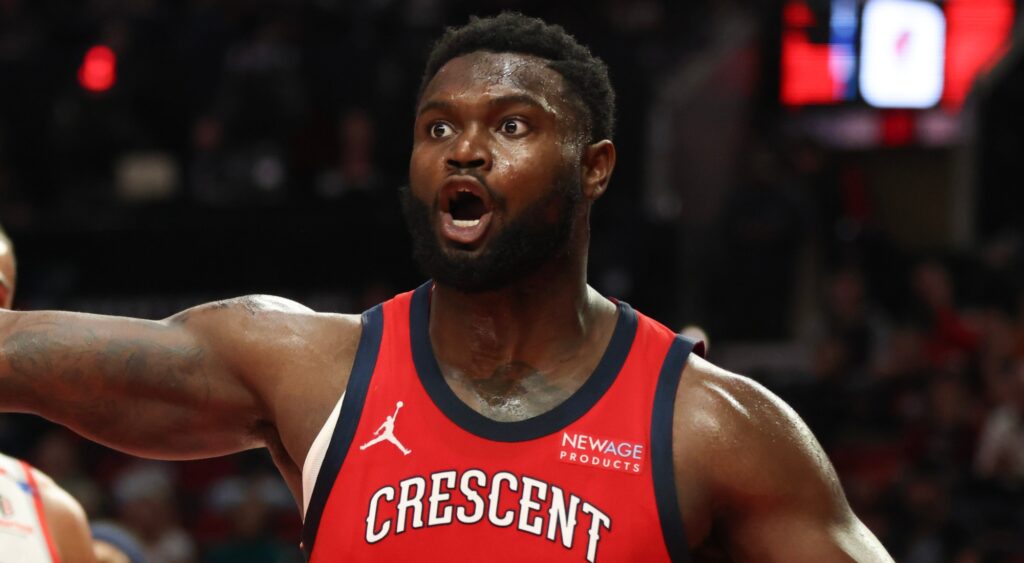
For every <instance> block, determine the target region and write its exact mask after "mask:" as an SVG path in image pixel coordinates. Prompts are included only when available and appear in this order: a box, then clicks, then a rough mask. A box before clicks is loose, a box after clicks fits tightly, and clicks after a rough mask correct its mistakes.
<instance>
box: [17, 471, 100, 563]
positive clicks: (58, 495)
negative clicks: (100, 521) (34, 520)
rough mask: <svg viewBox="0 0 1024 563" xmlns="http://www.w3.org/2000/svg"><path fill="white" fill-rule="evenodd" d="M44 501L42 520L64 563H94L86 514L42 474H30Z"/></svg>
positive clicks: (35, 472) (36, 472)
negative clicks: (44, 520) (43, 519)
mask: <svg viewBox="0 0 1024 563" xmlns="http://www.w3.org/2000/svg"><path fill="white" fill-rule="evenodd" d="M32 476H33V477H34V478H35V481H36V483H37V484H38V486H39V496H40V497H41V498H42V501H43V512H44V515H43V517H44V518H45V519H46V525H47V528H49V531H50V536H51V537H52V538H53V543H54V546H55V547H56V548H57V553H58V555H60V560H61V561H62V562H63V563H93V562H94V561H96V559H95V557H94V556H93V544H92V533H91V532H90V531H89V521H88V520H87V519H86V516H85V510H83V509H82V505H80V504H78V501H76V500H75V499H74V497H72V496H71V495H70V494H68V492H67V491H65V490H64V489H62V488H60V487H59V486H58V485H57V484H56V483H54V482H53V480H52V479H50V477H49V476H47V475H46V474H45V473H43V472H41V471H38V470H35V469H33V470H32Z"/></svg>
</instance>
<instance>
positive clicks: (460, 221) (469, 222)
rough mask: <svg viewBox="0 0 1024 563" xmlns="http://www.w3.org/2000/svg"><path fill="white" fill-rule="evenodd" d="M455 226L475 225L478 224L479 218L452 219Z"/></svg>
mask: <svg viewBox="0 0 1024 563" xmlns="http://www.w3.org/2000/svg"><path fill="white" fill-rule="evenodd" d="M452 223H453V224H454V225H455V226H456V227H475V226H477V225H479V224H480V219H452Z"/></svg>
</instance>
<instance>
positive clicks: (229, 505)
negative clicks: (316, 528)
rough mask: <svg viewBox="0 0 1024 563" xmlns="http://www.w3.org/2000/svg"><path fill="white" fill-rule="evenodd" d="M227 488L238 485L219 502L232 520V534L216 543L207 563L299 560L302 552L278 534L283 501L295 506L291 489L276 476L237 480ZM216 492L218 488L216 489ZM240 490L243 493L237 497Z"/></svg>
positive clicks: (287, 562)
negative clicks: (284, 485)
mask: <svg viewBox="0 0 1024 563" xmlns="http://www.w3.org/2000/svg"><path fill="white" fill-rule="evenodd" d="M227 488H231V489H235V490H234V491H232V492H230V493H228V494H227V495H224V494H223V493H225V492H227V491H221V493H222V495H220V496H222V497H225V496H226V497H227V498H220V499H217V502H216V504H219V505H221V506H220V507H219V508H220V510H222V511H223V512H224V513H225V515H227V516H228V520H229V521H230V522H231V523H232V529H231V533H230V536H229V537H228V538H227V539H225V540H223V541H220V542H217V543H214V544H213V545H212V546H211V547H210V548H209V550H208V551H207V554H206V556H205V557H204V558H203V561H204V563H298V561H299V560H300V556H299V552H298V550H297V549H296V548H295V545H294V544H288V543H285V542H283V541H281V540H280V539H278V537H277V535H276V525H277V523H278V520H279V517H278V515H279V514H280V513H281V510H282V504H284V509H285V510H292V511H293V510H294V503H293V502H292V499H291V495H290V494H289V493H288V490H287V489H286V488H284V487H283V486H282V485H281V484H280V480H279V479H277V478H276V477H274V476H263V477H259V476H257V477H254V478H249V479H242V480H235V482H233V483H231V484H230V485H228V487H227ZM215 492H216V489H215ZM237 494H241V496H240V497H237V496H236V495H237Z"/></svg>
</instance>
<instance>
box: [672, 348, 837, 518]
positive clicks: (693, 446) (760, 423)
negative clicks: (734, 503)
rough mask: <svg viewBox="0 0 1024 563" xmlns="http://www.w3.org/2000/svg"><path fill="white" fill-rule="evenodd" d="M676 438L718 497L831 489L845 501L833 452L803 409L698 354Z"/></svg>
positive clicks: (682, 391) (681, 398)
mask: <svg viewBox="0 0 1024 563" xmlns="http://www.w3.org/2000/svg"><path fill="white" fill-rule="evenodd" d="M674 435H675V436H677V441H678V442H679V444H678V445H679V446H680V448H679V450H678V452H677V454H678V455H679V456H680V459H681V461H685V462H686V463H688V464H691V465H692V464H697V465H698V467H697V468H695V469H699V470H700V473H701V475H703V476H705V479H706V484H707V486H708V487H709V488H710V490H711V491H713V494H715V495H716V496H718V497H721V496H723V495H726V496H729V497H744V496H754V497H760V496H786V497H790V496H791V495H810V496H814V497H815V498H820V497H821V495H822V493H827V495H826V496H827V498H829V499H832V500H833V501H834V503H836V504H838V503H842V504H843V505H844V506H845V501H843V494H842V489H841V487H840V485H839V481H838V478H837V477H836V475H835V471H834V470H833V469H832V465H831V463H830V462H829V460H828V457H827V456H826V455H825V453H824V452H823V451H822V449H821V446H820V445H819V444H818V442H817V440H816V439H815V438H814V435H813V434H812V433H811V431H810V429H808V428H807V425H806V424H804V422H803V421H802V420H801V419H800V417H799V416H798V415H797V414H796V412H795V411H794V410H793V409H792V408H791V407H790V406H789V405H787V404H786V403H785V402H784V401H783V400H782V399H780V398H779V397H777V396H776V395H775V394H774V393H772V392H771V391H769V390H768V389H766V388H765V387H764V386H763V385H761V384H759V383H757V382H755V381H753V380H752V379H750V378H748V377H744V376H742V375H738V374H735V373H731V372H729V371H727V370H724V369H722V368H720V367H718V366H716V365H714V364H711V363H710V362H708V361H706V360H704V359H703V358H700V357H697V356H693V355H691V358H690V360H689V362H688V363H687V366H686V368H685V370H684V372H683V376H682V378H681V380H680V383H679V389H678V392H677V396H676V413H675V433H674ZM795 478H803V479H810V480H811V481H813V483H814V484H815V485H816V486H813V487H812V486H808V485H809V484H810V483H808V482H807V481H804V482H803V483H799V484H798V483H796V482H795ZM719 500H720V499H719ZM822 508H823V509H829V510H836V509H838V508H839V506H837V505H833V506H824V507H822Z"/></svg>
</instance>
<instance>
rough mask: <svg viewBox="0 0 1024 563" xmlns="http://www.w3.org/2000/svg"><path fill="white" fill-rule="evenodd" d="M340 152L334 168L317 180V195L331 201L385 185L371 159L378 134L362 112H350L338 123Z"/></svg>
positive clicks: (367, 115) (365, 113)
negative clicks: (350, 193) (351, 193)
mask: <svg viewBox="0 0 1024 563" xmlns="http://www.w3.org/2000/svg"><path fill="white" fill-rule="evenodd" d="M338 136H339V139H338V140H339V150H338V156H337V162H336V163H335V164H334V167H333V168H331V169H329V170H326V171H324V172H323V173H321V174H320V176H319V177H318V178H317V179H316V192H317V195H319V196H320V197H322V198H324V199H334V198H337V197H340V196H342V195H344V194H345V193H346V192H349V191H352V190H372V189H378V188H381V187H383V186H384V182H383V178H382V177H381V173H380V171H379V170H378V169H377V163H376V162H375V160H374V158H375V157H374V150H375V148H374V144H375V143H376V140H377V139H376V137H377V133H376V130H375V125H374V122H373V119H372V118H371V117H370V115H369V114H368V113H367V112H366V111H365V110H362V109H350V110H348V111H346V112H345V113H344V115H342V116H341V120H340V123H339V133H338Z"/></svg>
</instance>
